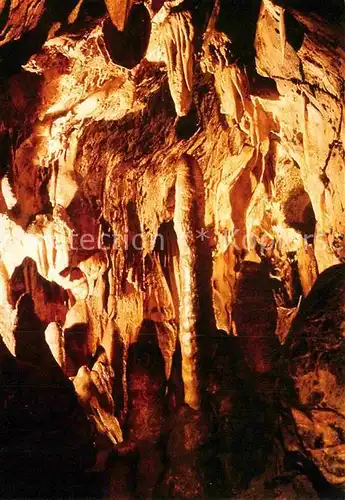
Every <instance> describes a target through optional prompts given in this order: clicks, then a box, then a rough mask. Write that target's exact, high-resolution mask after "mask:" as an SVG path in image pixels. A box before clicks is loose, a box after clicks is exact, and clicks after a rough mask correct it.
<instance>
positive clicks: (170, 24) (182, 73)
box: [161, 11, 194, 116]
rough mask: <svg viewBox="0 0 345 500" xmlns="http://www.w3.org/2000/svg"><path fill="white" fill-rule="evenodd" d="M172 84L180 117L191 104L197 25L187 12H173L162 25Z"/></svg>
mask: <svg viewBox="0 0 345 500" xmlns="http://www.w3.org/2000/svg"><path fill="white" fill-rule="evenodd" d="M161 37H162V41H163V44H164V49H165V58H166V64H167V68H168V77H169V87H170V92H171V96H172V98H173V101H174V103H175V109H176V113H177V116H185V115H186V114H187V113H188V111H189V110H190V108H191V105H192V89H193V53H194V47H193V39H194V28H193V24H192V17H191V14H190V13H189V12H188V11H182V12H171V13H170V14H169V15H168V16H167V18H166V19H165V21H164V23H163V24H162V26H161Z"/></svg>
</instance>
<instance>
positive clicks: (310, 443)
mask: <svg viewBox="0 0 345 500" xmlns="http://www.w3.org/2000/svg"><path fill="white" fill-rule="evenodd" d="M344 271H345V266H344V264H340V265H338V266H333V267H331V268H329V269H327V270H326V271H324V272H323V273H322V274H321V275H320V276H319V278H318V280H317V281H316V283H315V285H314V287H313V288H312V291H311V292H310V294H309V295H308V297H307V299H306V300H305V301H304V303H303V304H302V306H301V309H300V311H299V313H298V315H297V316H296V318H295V320H294V323H293V325H292V328H291V331H290V332H289V335H288V339H287V342H286V359H287V363H288V373H289V375H290V378H289V380H290V381H291V382H292V383H293V389H294V393H292V394H294V396H295V401H294V402H292V400H291V401H290V404H292V409H291V412H292V417H293V419H294V421H295V426H296V431H297V434H298V437H299V441H300V443H301V446H302V447H303V449H304V450H305V452H306V453H307V454H308V456H310V457H311V458H312V460H313V462H314V463H315V465H316V467H317V468H318V469H319V470H320V472H321V473H322V475H323V476H324V477H325V478H326V479H327V481H329V482H330V483H331V484H334V485H339V486H340V485H342V486H343V484H344V471H343V467H344V425H345V423H344V422H345V419H344V416H345V415H344V401H343V388H342V385H343V383H344V375H343V362H342V361H341V360H342V359H343V356H344V352H343V349H344V342H343V338H344V325H345V323H344V320H345V308H344V285H345V272H344ZM288 394H291V393H290V391H288V389H286V395H288Z"/></svg>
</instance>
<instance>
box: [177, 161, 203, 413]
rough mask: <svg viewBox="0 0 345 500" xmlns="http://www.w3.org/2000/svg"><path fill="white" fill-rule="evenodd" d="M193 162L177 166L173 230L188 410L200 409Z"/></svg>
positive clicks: (195, 213) (195, 211)
mask: <svg viewBox="0 0 345 500" xmlns="http://www.w3.org/2000/svg"><path fill="white" fill-rule="evenodd" d="M195 169H196V166H195V160H193V159H191V158H190V157H183V158H181V159H180V160H179V162H178V164H177V178H176V200H175V214H174V227H175V231H176V235H177V242H178V248H179V254H180V257H179V259H180V272H181V290H180V332H179V339H180V343H181V351H182V377H183V382H184V386H185V401H186V403H188V404H189V405H190V406H191V407H192V408H194V409H198V408H199V406H200V394H199V377H198V340H197V334H198V332H197V321H198V305H199V298H198V293H197V277H196V259H197V240H196V238H197V234H198V233H197V231H199V228H198V209H197V205H196V196H197V193H196V190H197V187H196V185H195V184H196V182H195Z"/></svg>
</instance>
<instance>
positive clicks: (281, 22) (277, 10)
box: [263, 0, 286, 64]
mask: <svg viewBox="0 0 345 500" xmlns="http://www.w3.org/2000/svg"><path fill="white" fill-rule="evenodd" d="M263 4H264V5H265V7H266V9H267V11H268V12H269V13H270V14H271V16H272V17H273V19H274V20H275V21H276V22H277V23H278V31H279V37H280V47H281V63H282V64H284V60H285V47H286V28H285V19H284V16H285V8H283V7H280V6H279V5H275V4H274V3H273V1H272V0H263Z"/></svg>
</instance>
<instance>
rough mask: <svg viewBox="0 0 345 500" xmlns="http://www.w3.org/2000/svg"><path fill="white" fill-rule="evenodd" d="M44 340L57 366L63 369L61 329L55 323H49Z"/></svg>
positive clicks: (63, 355)
mask: <svg viewBox="0 0 345 500" xmlns="http://www.w3.org/2000/svg"><path fill="white" fill-rule="evenodd" d="M44 334H45V339H46V342H47V344H48V345H49V348H50V350H51V353H52V355H53V356H54V359H55V361H56V362H57V364H58V365H59V366H60V367H61V368H62V370H64V369H65V362H66V359H65V340H64V335H63V331H62V328H61V327H60V325H58V324H57V323H55V322H54V323H49V325H48V326H47V328H46V330H45V332H44Z"/></svg>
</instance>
